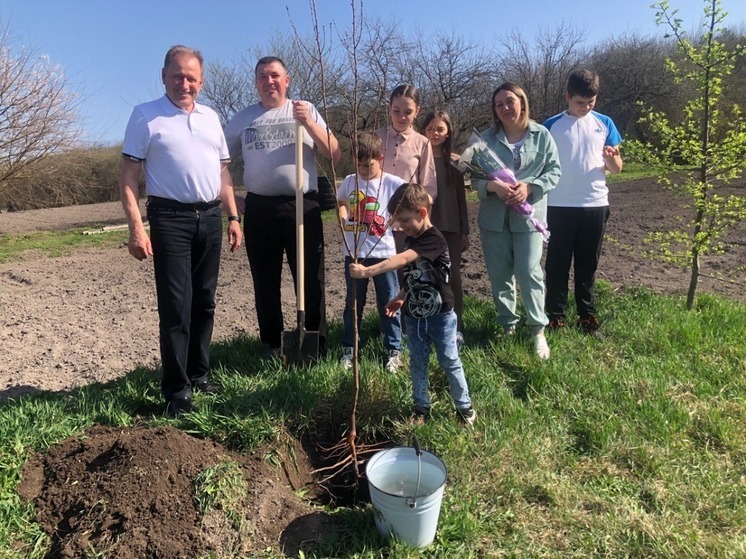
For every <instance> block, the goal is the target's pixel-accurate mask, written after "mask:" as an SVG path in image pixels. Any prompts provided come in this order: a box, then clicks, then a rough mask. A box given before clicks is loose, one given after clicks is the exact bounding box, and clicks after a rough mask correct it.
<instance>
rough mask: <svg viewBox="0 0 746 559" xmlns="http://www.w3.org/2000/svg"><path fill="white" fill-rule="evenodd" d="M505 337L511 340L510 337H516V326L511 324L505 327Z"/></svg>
mask: <svg viewBox="0 0 746 559" xmlns="http://www.w3.org/2000/svg"><path fill="white" fill-rule="evenodd" d="M503 335H504V336H505V337H506V338H509V337H510V336H515V324H509V325H508V326H503Z"/></svg>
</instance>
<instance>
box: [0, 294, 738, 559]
mask: <svg viewBox="0 0 746 559" xmlns="http://www.w3.org/2000/svg"><path fill="white" fill-rule="evenodd" d="M599 308H600V309H601V310H602V314H601V317H600V318H601V320H602V322H603V324H604V335H605V338H604V339H603V340H595V339H592V338H589V337H586V336H584V335H582V334H581V333H580V332H578V331H577V330H575V329H574V328H568V329H566V330H564V331H561V332H559V333H556V334H552V335H550V338H549V341H550V344H551V346H552V358H551V360H550V361H548V362H539V361H537V360H536V359H535V357H534V356H533V355H532V352H531V347H530V340H529V336H528V333H527V332H525V331H520V330H519V333H518V335H517V336H516V337H515V339H510V340H505V339H502V338H501V337H500V336H498V335H497V334H496V327H495V311H494V308H493V306H492V304H491V302H487V301H480V300H475V299H469V300H468V301H467V308H466V321H465V322H466V324H467V331H466V338H467V344H468V345H467V347H466V348H465V350H464V351H463V354H462V356H463V361H464V364H465V367H466V371H467V377H468V379H469V383H470V387H471V391H472V396H473V399H474V404H475V408H476V410H477V413H478V420H477V424H476V426H475V428H474V429H472V430H466V429H464V428H463V427H462V426H461V425H460V424H459V423H458V422H457V421H456V419H455V415H454V410H453V408H452V405H451V403H450V401H449V398H448V395H447V394H448V393H447V386H446V382H445V379H444V378H443V375H442V374H440V373H439V372H437V365H436V364H435V363H434V362H433V363H432V367H431V370H432V394H433V398H434V407H433V418H432V420H431V421H430V422H429V423H428V424H426V425H425V426H424V427H421V428H418V431H417V433H418V436H419V438H420V441H421V443H422V445H423V447H424V448H427V449H428V450H430V451H432V452H434V453H435V454H437V455H438V456H440V457H441V458H442V459H443V460H444V462H445V463H446V464H447V467H448V470H449V479H448V485H447V487H446V491H445V496H444V502H443V510H442V513H441V518H440V523H439V528H438V533H437V536H436V541H435V542H434V544H433V545H432V546H431V547H430V548H428V549H427V550H423V551H413V550H409V549H407V548H406V547H404V546H403V545H401V544H397V543H394V544H392V545H387V544H385V543H384V542H383V541H382V540H380V539H379V538H378V537H377V535H376V532H375V528H374V526H373V520H372V512H371V510H370V507H363V508H361V509H360V510H355V511H351V510H350V509H345V508H339V509H335V510H330V511H329V512H330V513H331V514H332V515H334V516H335V517H337V518H338V520H339V522H340V526H341V527H340V529H339V531H338V532H337V533H335V534H334V536H333V537H331V538H329V539H327V540H325V541H322V542H321V544H319V546H317V547H316V548H314V549H313V550H309V551H308V552H307V553H306V555H305V556H306V557H318V558H321V557H349V558H361V559H363V558H365V559H367V558H370V559H372V558H380V557H386V558H406V557H438V558H450V557H459V558H470V557H473V558H477V557H527V558H528V557H666V558H672V559H673V558H677V559H678V558H682V557H724V558H725V557H732V558H737V557H746V401H745V397H746V378H745V376H744V363H746V307H745V306H744V305H741V304H736V303H734V302H732V301H729V300H727V299H722V298H717V297H711V296H709V295H704V294H703V295H701V296H700V297H699V299H698V304H697V308H696V309H695V310H694V311H692V312H686V311H685V310H684V304H683V301H682V300H680V299H677V298H671V297H666V296H657V295H653V294H651V293H650V292H647V291H644V290H639V291H633V292H630V293H616V292H614V291H613V290H611V288H610V287H609V286H608V284H605V283H601V284H600V286H599ZM366 330H367V332H368V333H369V334H373V333H374V330H375V320H374V319H372V318H370V317H369V318H368V319H367V320H366V322H365V324H364V331H366ZM339 334H340V332H339V325H338V324H336V325H333V327H332V330H331V339H330V343H331V344H332V346H334V344H336V343H338V341H339V340H338V336H339ZM371 345H374V344H371ZM259 349H260V344H259V343H258V341H257V340H253V339H236V340H233V341H231V342H227V343H223V344H217V345H215V347H214V354H213V356H214V362H215V363H217V370H216V372H215V375H214V376H215V378H216V379H217V380H218V381H220V382H221V383H222V384H223V385H224V386H226V388H227V389H228V390H227V391H226V394H224V395H220V396H218V397H216V398H215V399H205V398H203V397H201V396H198V398H202V399H198V403H199V404H200V409H199V411H198V412H197V413H195V414H191V415H189V416H186V417H184V418H183V419H179V420H167V419H162V418H156V419H152V420H150V421H152V422H153V423H154V424H157V423H163V422H167V421H171V422H173V423H174V424H175V425H177V426H178V427H180V428H182V429H184V430H186V431H188V432H189V433H193V434H196V435H198V436H204V437H209V438H212V439H214V440H217V441H220V442H221V443H223V444H225V445H226V446H228V447H230V448H233V449H236V450H240V451H243V452H250V451H251V450H252V449H254V448H256V447H257V446H258V445H260V444H262V443H263V442H266V441H271V440H274V439H276V438H278V437H283V436H286V435H287V433H290V434H291V435H293V436H298V435H300V434H302V433H304V432H311V433H313V430H314V428H315V426H314V423H315V419H317V418H318V417H319V416H320V415H327V416H328V415H329V412H330V410H331V412H332V415H334V416H335V421H338V422H339V429H340V436H341V434H342V432H341V430H342V429H343V428H344V424H345V417H346V413H347V407H346V402H347V401H348V399H349V394H350V390H351V382H350V378H349V373H348V372H345V371H344V370H343V369H342V367H340V366H339V365H337V363H336V359H335V358H333V357H330V358H329V359H327V360H326V361H324V362H322V363H321V364H319V365H318V366H317V367H315V368H313V369H311V370H306V371H303V372H301V373H298V372H287V371H284V370H282V369H281V368H280V367H279V366H277V365H262V364H261V362H260V360H259V357H258V352H259ZM376 350H380V348H373V347H368V348H366V349H365V350H364V351H363V356H362V357H363V362H362V374H363V393H362V396H361V405H360V414H359V423H360V429H359V430H360V432H361V433H362V436H363V437H364V438H366V439H367V440H381V439H382V438H384V439H388V440H390V441H391V442H392V443H393V444H408V443H409V440H410V436H411V431H412V427H410V426H409V425H408V423H407V422H406V420H405V419H406V417H407V415H408V412H409V408H410V396H409V391H410V382H409V380H408V375H406V374H404V373H402V374H400V375H390V374H384V373H383V371H382V370H381V367H380V364H379V363H378V362H377V361H375V360H374V357H373V356H374V353H375V351H376ZM379 352H380V351H379ZM246 371H251V374H247V373H246ZM156 378H157V374H156V373H155V372H154V371H149V370H136V371H133V372H132V373H130V374H128V375H127V376H126V377H125V378H123V379H121V380H119V381H117V382H113V383H109V384H107V385H91V386H87V387H85V388H82V389H80V390H77V391H75V392H73V393H65V394H59V393H42V394H38V395H32V396H28V397H24V398H22V399H20V400H19V401H10V402H8V403H6V404H4V405H2V406H0V557H7V558H21V557H23V558H42V557H44V556H45V552H46V545H47V542H48V540H47V538H46V536H44V535H43V534H41V532H40V529H39V527H38V526H37V525H36V524H35V522H34V521H33V511H32V509H31V507H30V506H29V505H27V504H23V503H21V502H20V500H19V498H18V497H17V495H16V494H15V486H16V485H17V483H18V481H19V471H20V468H21V466H22V465H23V463H24V461H25V459H26V457H27V455H28V453H29V452H30V451H31V450H33V449H44V448H46V447H47V446H49V445H52V444H55V443H56V442H58V441H61V440H62V439H64V438H66V437H67V436H69V435H71V434H73V433H77V432H80V431H82V430H84V429H85V428H87V427H88V426H90V425H93V424H95V423H102V424H111V425H122V426H125V425H131V424H132V423H133V421H134V419H133V417H132V413H133V411H134V410H136V409H140V408H142V407H143V406H147V405H159V403H160V400H161V396H160V393H159V388H158V383H157V381H156ZM267 402H269V404H267ZM273 553H274V552H271V551H269V550H268V551H266V555H264V556H266V557H275V556H276V555H274V554H273Z"/></svg>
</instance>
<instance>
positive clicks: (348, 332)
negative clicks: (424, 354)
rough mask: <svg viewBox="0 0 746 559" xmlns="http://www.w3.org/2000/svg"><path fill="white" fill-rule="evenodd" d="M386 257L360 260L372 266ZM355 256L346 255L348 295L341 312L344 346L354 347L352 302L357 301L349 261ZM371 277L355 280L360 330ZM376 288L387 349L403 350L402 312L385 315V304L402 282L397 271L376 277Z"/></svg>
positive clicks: (384, 342) (395, 293) (393, 295)
mask: <svg viewBox="0 0 746 559" xmlns="http://www.w3.org/2000/svg"><path fill="white" fill-rule="evenodd" d="M384 260H386V259H385V258H365V259H361V260H358V262H359V263H360V264H363V265H364V266H372V265H373V264H378V263H379V262H383V261H384ZM352 262H353V260H352V258H350V257H349V256H345V284H346V285H347V296H346V297H345V310H344V313H343V314H342V320H343V322H344V331H343V332H342V347H352V344H353V341H354V339H353V337H352V303H353V302H354V299H353V293H352V278H351V277H350V264H351V263H352ZM368 281H369V280H368V279H358V280H355V295H354V297H355V298H356V299H357V328H358V332H359V331H360V325H361V324H362V322H363V308H364V307H365V299H366V297H367V294H368ZM373 287H374V288H375V290H376V306H377V307H378V316H379V322H380V325H381V330H382V332H383V347H385V348H386V349H387V350H392V349H395V350H397V351H401V313H400V312H398V313H396V316H393V317H391V316H386V303H388V302H389V301H390V300H391V299H393V298H394V297H396V295H397V293H399V281H398V280H397V279H396V272H387V273H385V274H380V275H378V276H375V277H374V278H373Z"/></svg>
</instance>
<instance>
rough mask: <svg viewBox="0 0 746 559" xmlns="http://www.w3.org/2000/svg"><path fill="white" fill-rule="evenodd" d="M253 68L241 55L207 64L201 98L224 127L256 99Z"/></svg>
mask: <svg viewBox="0 0 746 559" xmlns="http://www.w3.org/2000/svg"><path fill="white" fill-rule="evenodd" d="M253 68H254V67H253V66H251V67H249V66H248V65H247V64H246V63H245V61H243V60H242V59H241V58H239V59H236V60H233V61H231V62H208V63H207V64H206V70H205V84H204V85H203V86H202V90H201V91H200V98H201V99H202V100H204V102H205V104H206V105H208V106H210V107H211V108H212V109H214V110H215V112H216V113H218V117H219V118H220V123H221V124H222V125H223V126H225V125H226V124H227V123H228V121H229V120H230V119H231V117H232V116H233V115H234V114H236V113H237V112H238V111H240V110H242V109H244V108H245V107H248V106H249V105H251V104H253V103H255V102H256V100H257V95H256V88H255V87H254V72H253Z"/></svg>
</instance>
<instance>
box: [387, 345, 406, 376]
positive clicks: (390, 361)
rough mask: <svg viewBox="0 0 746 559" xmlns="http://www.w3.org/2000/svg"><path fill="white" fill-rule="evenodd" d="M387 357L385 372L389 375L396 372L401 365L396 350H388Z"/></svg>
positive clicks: (399, 355) (398, 353)
mask: <svg viewBox="0 0 746 559" xmlns="http://www.w3.org/2000/svg"><path fill="white" fill-rule="evenodd" d="M387 355H388V357H387V358H386V370H387V371H388V372H389V373H395V372H397V371H398V370H399V369H400V368H401V365H402V362H401V351H399V350H398V349H390V350H388V353H387Z"/></svg>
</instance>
